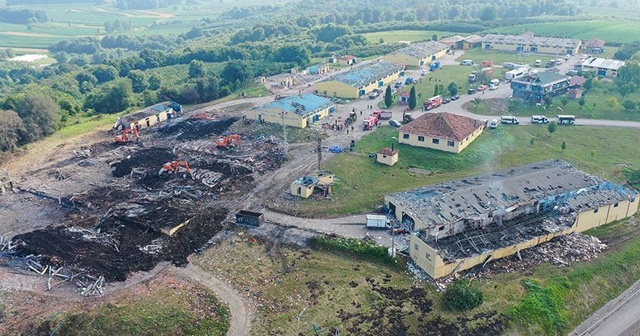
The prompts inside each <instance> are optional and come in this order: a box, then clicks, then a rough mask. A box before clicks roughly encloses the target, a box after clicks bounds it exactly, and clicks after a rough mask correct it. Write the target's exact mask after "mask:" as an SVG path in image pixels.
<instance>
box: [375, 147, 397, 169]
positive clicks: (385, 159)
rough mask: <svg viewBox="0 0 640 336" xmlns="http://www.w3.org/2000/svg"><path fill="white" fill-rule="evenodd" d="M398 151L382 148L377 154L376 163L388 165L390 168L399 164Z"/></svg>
mask: <svg viewBox="0 0 640 336" xmlns="http://www.w3.org/2000/svg"><path fill="white" fill-rule="evenodd" d="M398 153H400V151H398V150H397V149H393V148H382V149H381V150H379V151H378V152H377V153H376V161H378V162H380V163H383V164H386V165H388V166H393V165H394V164H396V162H398Z"/></svg>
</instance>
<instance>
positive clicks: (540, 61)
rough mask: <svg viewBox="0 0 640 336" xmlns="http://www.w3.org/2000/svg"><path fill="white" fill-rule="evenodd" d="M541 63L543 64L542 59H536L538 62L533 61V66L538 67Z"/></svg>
mask: <svg viewBox="0 0 640 336" xmlns="http://www.w3.org/2000/svg"><path fill="white" fill-rule="evenodd" d="M541 65H542V60H536V62H535V63H533V66H534V67H536V68H538V67H540V66H541Z"/></svg>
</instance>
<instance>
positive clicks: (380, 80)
mask: <svg viewBox="0 0 640 336" xmlns="http://www.w3.org/2000/svg"><path fill="white" fill-rule="evenodd" d="M402 70H404V68H403V67H402V66H399V65H395V64H392V63H388V62H383V61H380V62H375V63H371V64H363V65H360V66H357V67H353V68H350V69H348V70H346V71H343V72H340V73H336V74H334V75H332V76H330V77H328V78H326V79H324V80H322V81H319V82H316V83H315V84H314V85H313V88H314V89H315V91H316V93H317V94H319V95H323V96H327V97H340V98H352V99H355V98H358V97H362V96H366V95H367V94H369V93H370V92H372V91H373V90H374V89H378V90H383V89H384V87H385V86H387V85H389V84H391V83H393V82H394V81H395V80H397V79H398V78H399V77H400V72H401V71H402Z"/></svg>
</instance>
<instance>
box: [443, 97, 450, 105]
mask: <svg viewBox="0 0 640 336" xmlns="http://www.w3.org/2000/svg"><path fill="white" fill-rule="evenodd" d="M450 102H451V99H449V98H445V99H443V100H442V103H443V104H448V103H450Z"/></svg>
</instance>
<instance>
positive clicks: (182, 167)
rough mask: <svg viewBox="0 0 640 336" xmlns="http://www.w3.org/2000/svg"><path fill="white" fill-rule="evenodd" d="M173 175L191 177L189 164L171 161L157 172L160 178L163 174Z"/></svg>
mask: <svg viewBox="0 0 640 336" xmlns="http://www.w3.org/2000/svg"><path fill="white" fill-rule="evenodd" d="M175 173H187V174H189V175H191V168H190V167H189V163H188V162H187V161H171V162H167V163H165V164H163V165H162V168H160V171H159V172H158V176H162V175H164V174H175Z"/></svg>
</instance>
